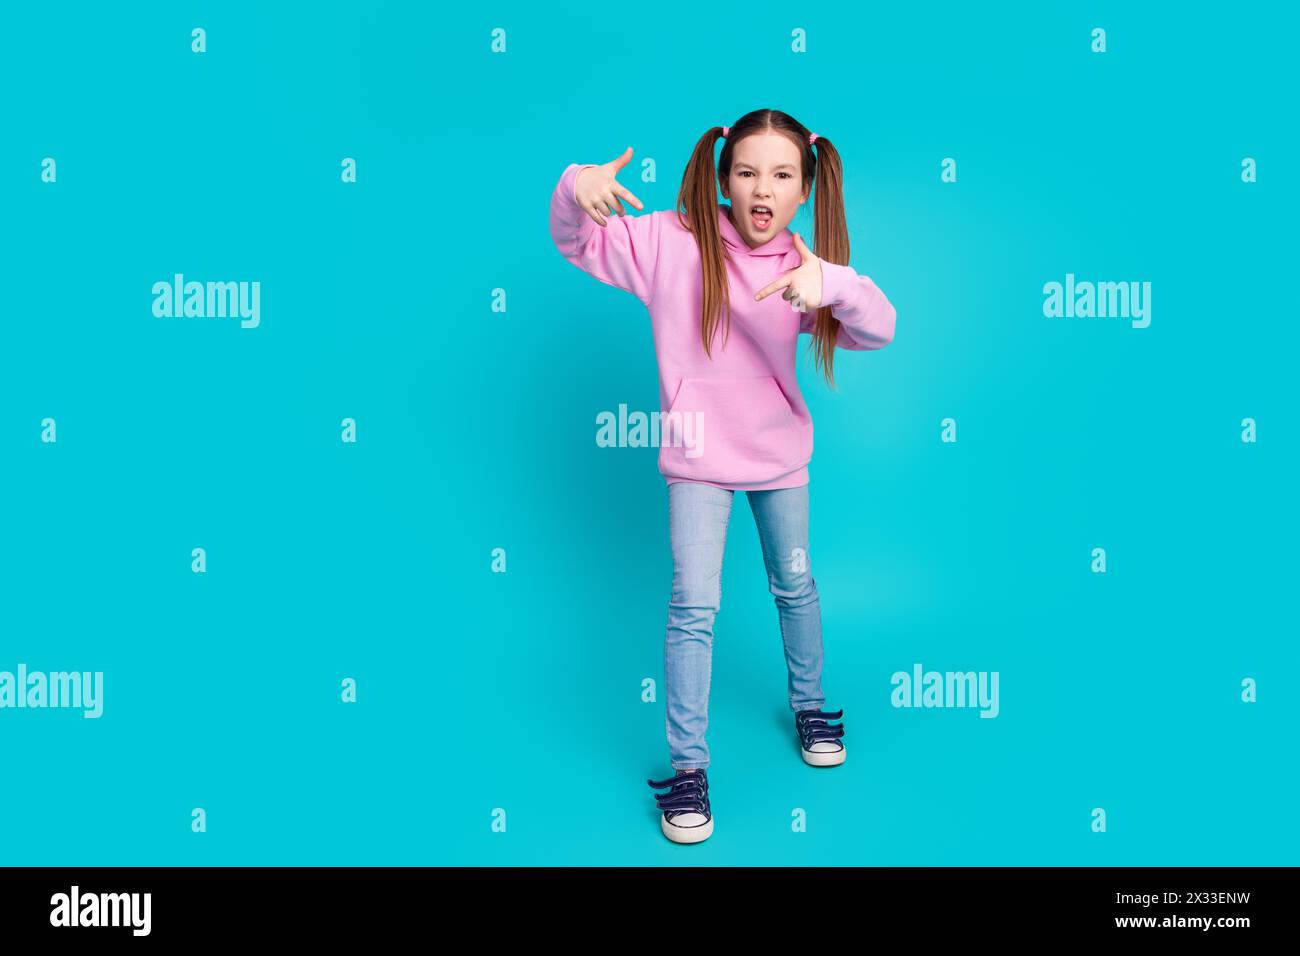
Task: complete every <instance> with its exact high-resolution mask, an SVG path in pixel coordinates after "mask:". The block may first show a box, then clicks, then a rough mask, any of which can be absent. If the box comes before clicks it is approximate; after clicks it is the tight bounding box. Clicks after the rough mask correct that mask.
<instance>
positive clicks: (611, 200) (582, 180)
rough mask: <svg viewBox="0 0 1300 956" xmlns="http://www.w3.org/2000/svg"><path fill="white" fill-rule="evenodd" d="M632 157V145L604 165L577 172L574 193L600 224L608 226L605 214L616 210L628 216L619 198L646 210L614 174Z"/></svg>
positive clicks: (579, 202)
mask: <svg viewBox="0 0 1300 956" xmlns="http://www.w3.org/2000/svg"><path fill="white" fill-rule="evenodd" d="M631 159H632V147H631V146H629V147H628V148H627V149H626V150H625V151H624V152H623V155H622V156H620V157H618V158H617V159H614V160H611V161H610V162H608V163H605V164H604V165H603V166H588V167H587V168H586V169H584V170H582V171H581V172H580V173H578V180H577V182H576V183H574V188H573V196H574V198H575V199H576V200H577V202H578V205H579V206H581V207H582V208H583V209H584V210H585V211H586V213H587V215H588V216H590V217H591V218H592V219H594V220H595V221H596V223H597V224H598V225H600V226H604V225H605V217H606V216H608V215H610V214H611V213H612V212H614V211H617V212H618V214H619V215H620V216H625V215H627V210H626V209H624V208H623V204H622V203H621V202H619V197H622V198H623V199H626V200H627V201H628V202H630V203H631V204H632V205H633V206H635V207H636V208H637V209H644V208H645V207H644V206H642V205H641V200H639V199H637V198H636V197H635V196H633V195H632V194H631V193H630V192H628V191H627V190H626V189H624V188H623V186H622V185H621V184H620V183H619V181H618V180H617V179H615V178H614V177H615V176H616V175H617V174H618V172H619V170H621V169H622V168H623V167H624V166H626V165H627V164H628V162H629V161H630V160H631Z"/></svg>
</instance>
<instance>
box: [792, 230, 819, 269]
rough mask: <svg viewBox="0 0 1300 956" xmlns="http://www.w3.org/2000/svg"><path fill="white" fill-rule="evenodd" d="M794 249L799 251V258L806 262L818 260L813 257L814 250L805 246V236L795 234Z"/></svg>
mask: <svg viewBox="0 0 1300 956" xmlns="http://www.w3.org/2000/svg"><path fill="white" fill-rule="evenodd" d="M794 247H795V248H796V249H798V250H799V257H800V258H801V259H803V261H804V262H807V261H809V260H810V259H815V258H816V256H814V255H813V252H812V250H811V249H809V248H808V247H807V246H805V245H804V243H803V236H801V235H799V233H797V232H796V233H795V234H794Z"/></svg>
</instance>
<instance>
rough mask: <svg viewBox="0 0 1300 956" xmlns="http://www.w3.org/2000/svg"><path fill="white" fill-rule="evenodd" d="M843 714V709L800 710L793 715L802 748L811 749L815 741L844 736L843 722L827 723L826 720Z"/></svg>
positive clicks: (833, 739)
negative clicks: (801, 741)
mask: <svg viewBox="0 0 1300 956" xmlns="http://www.w3.org/2000/svg"><path fill="white" fill-rule="evenodd" d="M843 716H844V711H843V710H836V711H829V710H801V711H799V713H798V714H796V715H795V722H796V723H797V724H798V726H799V736H800V738H802V740H803V749H804V750H811V749H812V745H813V744H815V743H822V742H826V741H835V740H838V739H839V738H840V737H843V736H844V725H843V724H828V723H827V721H828V720H839V719H840V718H841V717H843Z"/></svg>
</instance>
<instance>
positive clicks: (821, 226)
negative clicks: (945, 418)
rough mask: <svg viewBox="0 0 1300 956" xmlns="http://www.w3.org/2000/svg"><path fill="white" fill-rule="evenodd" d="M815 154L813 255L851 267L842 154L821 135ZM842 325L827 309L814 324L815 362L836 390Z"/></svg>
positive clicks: (822, 310)
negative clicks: (838, 345)
mask: <svg viewBox="0 0 1300 956" xmlns="http://www.w3.org/2000/svg"><path fill="white" fill-rule="evenodd" d="M809 148H810V149H812V150H813V152H814V153H816V170H817V172H816V176H815V180H814V182H815V186H814V198H813V247H812V249H813V252H815V253H816V254H817V257H818V258H819V259H824V260H826V261H827V262H830V263H833V264H835V265H841V266H846V265H848V264H849V227H848V224H847V223H846V222H845V219H844V178H843V166H842V164H841V163H840V154H839V153H838V152H837V151H836V149H835V147H834V146H833V145H832V144H831V141H830V140H829V139H827V138H826V137H825V136H821V135H819V136H818V137H817V141H816V143H815V144H814V145H813V146H811V147H809ZM839 331H840V323H839V320H838V319H836V318H835V317H834V316H833V315H832V313H831V307H830V306H828V305H823V306H820V307H819V308H818V309H817V316H816V319H815V321H814V323H813V341H812V347H813V358H814V359H815V361H816V362H817V365H818V366H819V367H820V368H821V369H822V370H823V372H824V374H825V375H826V381H827V382H828V383H829V384H830V386H831V388H835V341H836V338H837V337H838V336H839Z"/></svg>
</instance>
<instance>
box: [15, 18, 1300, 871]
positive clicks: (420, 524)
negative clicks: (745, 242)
mask: <svg viewBox="0 0 1300 956" xmlns="http://www.w3.org/2000/svg"><path fill="white" fill-rule="evenodd" d="M903 6H904V7H906V9H899V8H898V5H894V4H868V5H850V4H835V5H823V6H819V7H815V8H812V9H805V8H798V7H794V6H790V5H788V4H764V3H758V4H750V5H746V6H744V7H743V8H727V7H716V6H708V5H704V6H701V5H698V4H678V3H657V4H651V5H649V6H638V5H633V6H626V7H620V6H614V7H608V6H602V5H582V6H575V7H573V8H571V9H566V8H563V7H560V8H556V7H551V6H546V5H541V6H539V5H536V4H523V3H515V4H493V5H487V6H481V5H480V6H476V5H469V6H457V5H452V6H450V7H448V6H445V5H440V4H433V3H421V4H414V3H411V4H397V3H369V2H367V3H356V4H333V3H326V4H310V5H308V4H293V5H291V4H263V3H140V4H129V5H113V6H105V5H99V4H93V5H92V4H88V3H87V4H70V5H65V6H59V7H52V6H50V5H48V4H24V5H11V6H9V7H7V8H6V9H5V10H4V12H3V14H2V15H0V16H2V17H3V29H2V30H0V78H2V79H3V85H4V88H5V90H6V97H5V107H4V129H3V133H2V134H0V143H2V144H3V146H2V148H0V208H2V209H3V214H2V215H0V222H3V233H4V240H5V241H4V254H3V263H4V267H3V282H4V292H5V297H4V301H5V305H6V308H5V313H6V314H5V322H4V324H3V343H2V345H0V401H2V402H3V405H2V407H0V456H2V458H3V472H2V474H3V485H4V499H3V500H4V505H5V508H4V512H5V514H4V522H3V529H2V530H0V541H2V542H3V548H2V549H0V553H2V555H3V566H2V567H0V572H2V576H0V589H2V590H0V598H2V599H0V615H2V616H0V671H7V672H13V673H16V670H17V668H18V667H19V665H23V666H24V667H25V668H26V669H27V670H28V671H45V672H50V671H84V672H101V673H102V675H103V678H102V681H103V683H102V690H103V693H102V707H103V711H102V715H101V716H100V717H99V718H97V719H86V718H85V717H83V715H82V712H81V711H80V710H76V709H67V708H65V709H56V708H42V709H34V708H22V709H19V708H16V707H14V708H4V709H0V743H2V746H3V755H4V756H3V759H4V773H3V774H0V781H2V785H0V828H2V830H3V839H0V863H2V864H6V865H10V864H23V865H110V864H129V865H139V864H195V865H207V864H217V865H226V864H309V865H319V864H433V865H441V864H468V865H504V864H522V865H534V864H561V865H569V864H579V865H585V864H616V865H623V864H626V865H662V864H680V863H689V864H696V865H714V864H742V865H749V864H827V865H848V864H890V865H934V864H953V865H972V864H994V865H1003V864H1048V865H1052V864H1082V865H1104V864H1121V865H1130V864H1170V865H1219V864H1278V865H1280V864H1295V863H1296V862H1297V848H1298V846H1300V839H1298V837H1300V824H1298V823H1297V817H1296V814H1295V812H1294V808H1295V799H1296V783H1297V772H1296V759H1295V737H1296V730H1297V727H1298V726H1300V721H1298V720H1297V717H1298V714H1297V704H1296V687H1297V683H1296V677H1297V673H1298V667H1300V660H1298V659H1297V658H1298V656H1300V655H1298V654H1297V650H1296V647H1297V627H1296V619H1295V598H1294V594H1295V590H1294V589H1295V580H1294V579H1295V573H1296V559H1295V545H1296V531H1297V510H1296V504H1295V494H1294V488H1295V475H1296V467H1295V466H1296V454H1295V449H1296V442H1297V434H1296V422H1297V415H1296V412H1297V405H1296V392H1295V374H1294V369H1293V364H1294V361H1295V355H1296V346H1297V332H1296V328H1297V321H1296V310H1295V304H1294V300H1293V299H1290V298H1288V296H1289V295H1290V291H1289V290H1291V289H1292V288H1293V287H1294V286H1293V279H1287V278H1286V276H1288V275H1294V271H1293V270H1294V265H1293V259H1294V248H1295V245H1294V230H1295V222H1296V216H1295V213H1296V202H1295V200H1296V177H1295V175H1294V172H1293V170H1292V167H1291V164H1292V163H1293V161H1294V157H1295V154H1296V145H1297V144H1296V134H1295V122H1294V91H1295V89H1296V76H1295V55H1294V51H1293V49H1292V39H1291V38H1292V37H1293V36H1294V35H1295V31H1296V28H1297V22H1296V16H1295V14H1294V12H1292V11H1286V12H1280V11H1281V10H1282V8H1281V7H1280V6H1277V7H1272V6H1269V5H1262V6H1258V7H1249V8H1243V7H1240V6H1236V5H1227V4H1213V5H1210V4H1192V5H1183V6H1178V7H1173V6H1169V5H1143V6H1142V7H1139V6H1138V5H1135V4H1125V3H1091V4H1084V3H1079V4H1041V3H1017V4H1004V5H999V6H997V7H996V8H990V7H986V6H985V5H975V4H970V5H947V4H924V5H910V6H909V5H903ZM1097 27H1100V28H1103V29H1104V30H1105V31H1106V50H1105V52H1104V53H1099V52H1094V51H1093V50H1092V46H1093V39H1092V31H1093V29H1094V28H1097ZM194 28H202V29H204V30H205V31H206V49H205V51H204V52H202V53H197V52H194V50H193V49H192V33H191V31H192V30H193V29H194ZM494 30H502V31H504V40H505V44H506V46H505V50H504V52H494V50H493V31H494ZM796 31H804V36H805V37H806V52H794V51H793V50H792V43H793V42H794V40H793V38H794V36H795V35H796ZM499 36H500V35H499ZM767 106H771V107H775V108H779V109H781V110H784V111H786V112H788V113H790V114H792V115H793V116H795V117H796V118H798V119H799V120H800V121H801V122H803V123H804V124H806V125H807V126H808V127H809V128H811V129H813V130H815V131H817V132H819V133H822V134H824V135H826V136H828V137H831V138H832V139H833V141H834V143H835V144H836V146H837V148H838V149H839V150H840V152H841V153H842V155H843V157H844V163H845V200H846V204H847V215H848V224H849V231H850V235H851V238H852V259H851V263H850V264H851V265H852V266H853V267H854V268H855V269H856V270H857V271H858V272H860V273H862V274H867V275H870V276H871V277H872V278H873V279H874V280H875V281H876V282H877V283H878V284H879V285H880V286H881V288H882V289H884V291H885V292H886V294H887V295H888V296H889V298H890V300H891V301H892V302H893V303H894V305H895V306H896V308H897V310H898V319H897V332H896V337H895V340H894V341H893V343H891V344H890V345H889V346H888V347H887V348H885V349H883V350H880V351H877V352H846V351H840V352H838V353H837V356H836V377H837V381H838V390H837V391H832V390H830V389H829V388H828V387H827V386H826V384H825V383H824V381H823V380H822V379H821V378H820V376H819V375H818V374H817V372H816V370H815V369H814V367H813V365H812V361H811V357H810V356H809V355H808V353H807V345H808V342H809V341H810V340H809V339H808V338H807V337H805V338H802V339H801V340H800V359H799V374H800V380H801V384H802V388H803V391H804V394H805V397H806V399H807V401H808V403H809V405H810V407H811V410H812V414H813V418H814V421H815V423H816V443H815V452H814V455H813V459H812V462H811V465H810V473H811V476H812V478H811V520H812V537H811V548H810V556H811V561H812V568H813V570H814V572H815V575H816V580H817V584H818V588H819V591H820V593H821V606H822V614H823V622H824V632H825V642H826V670H825V675H824V677H825V684H824V686H825V689H826V692H827V696H828V701H829V702H830V703H831V705H832V706H835V707H842V708H843V709H844V711H845V716H844V721H845V726H846V730H847V734H846V736H845V742H846V744H847V749H848V753H849V755H850V756H851V757H852V759H851V760H848V761H847V762H846V763H845V764H844V765H843V766H842V767H839V768H836V769H835V770H834V771H827V770H817V769H813V768H810V767H808V766H806V765H804V764H803V762H802V761H801V760H800V758H799V753H798V749H797V744H796V741H795V737H794V734H793V727H792V725H791V722H790V717H789V711H788V706H787V703H786V697H785V662H784V658H783V653H782V646H781V637H780V632H779V629H778V624H777V615H776V611H775V605H774V603H773V598H772V595H771V594H770V593H769V591H768V590H767V580H766V576H765V573H764V571H763V566H762V560H761V556H760V552H759V550H758V539H757V533H756V531H755V528H754V524H753V520H752V518H751V516H750V514H749V509H748V505H747V503H746V501H745V500H744V497H743V494H737V496H736V499H735V500H734V502H733V521H732V524H731V532H730V538H729V541H728V545H727V550H726V556H725V561H724V566H723V567H724V570H723V585H722V588H723V594H724V599H723V606H722V610H721V612H720V614H719V616H718V619H717V630H716V636H715V646H714V669H713V678H712V700H711V710H710V717H711V720H710V726H709V744H710V748H711V751H712V765H711V768H710V781H711V785H712V797H713V807H714V811H715V813H716V814H717V829H716V831H715V834H714V836H713V837H712V839H710V840H709V841H708V842H707V843H705V844H702V845H700V846H696V847H684V846H678V845H674V844H671V843H669V842H668V841H666V840H665V839H664V838H663V837H662V835H661V834H660V832H659V825H658V815H657V812H656V810H655V808H654V802H653V794H652V793H651V791H650V789H649V788H648V787H647V786H646V782H645V781H646V780H647V778H650V777H654V778H656V779H658V778H661V777H663V776H665V775H667V774H668V773H669V772H670V771H669V766H668V753H667V744H666V741H665V739H664V712H663V703H662V687H661V686H660V685H661V682H662V669H663V640H664V627H665V623H666V612H667V601H668V595H669V587H670V583H671V576H672V561H671V554H670V551H669V545H668V524H667V491H666V487H665V485H664V482H663V479H662V477H661V476H660V475H659V473H658V471H657V469H656V455H657V449H655V448H602V447H599V446H598V445H597V443H596V440H595V436H596V431H597V425H596V416H597V415H598V414H599V413H600V412H601V411H609V410H612V411H617V409H618V407H619V404H620V403H626V404H627V405H628V407H629V408H630V409H639V410H657V409H658V393H657V381H656V374H655V356H654V351H653V344H652V340H651V333H650V323H649V318H648V315H647V313H646V311H645V309H644V308H643V306H642V305H641V304H640V303H639V302H638V301H637V300H636V299H635V298H634V297H633V296H632V295H630V294H628V293H625V292H622V291H619V290H618V289H615V288H612V287H609V286H606V285H603V284H601V283H600V282H598V281H596V280H594V279H593V278H591V277H590V276H587V275H585V274H583V273H582V272H581V271H579V270H578V269H575V268H574V267H573V266H572V265H570V264H569V263H567V262H565V261H564V259H563V258H562V257H561V256H560V254H559V253H558V251H557V250H556V249H555V247H554V246H553V245H552V243H551V239H550V236H549V233H548V228H547V204H548V201H549V198H550V195H551V191H552V189H553V188H554V186H555V184H556V182H557V180H558V179H559V176H560V174H561V173H562V172H563V170H564V168H565V166H566V165H568V164H569V163H571V162H583V163H587V162H594V163H604V162H608V161H609V160H611V159H613V158H615V157H616V156H618V155H619V154H620V153H621V152H622V151H623V149H624V148H625V147H627V146H632V147H633V148H634V150H635V152H634V156H633V160H632V162H631V164H629V166H628V170H627V172H626V173H625V174H624V176H623V180H624V182H625V184H626V185H627V186H628V187H629V188H631V189H632V190H633V192H635V193H636V194H637V195H638V196H639V197H640V198H641V199H642V200H643V201H644V202H645V204H646V209H647V211H649V210H652V209H670V208H672V206H673V203H674V201H675V199H676V196H677V190H678V186H679V184H680V180H681V174H682V170H683V168H684V166H685V163H686V160H687V157H688V156H689V154H690V150H691V148H692V147H693V145H694V143H695V142H696V140H697V139H698V138H699V137H700V136H701V135H702V134H703V133H704V132H705V131H706V130H707V129H708V128H709V127H711V126H714V125H724V124H730V123H732V122H734V121H735V120H736V119H738V118H739V117H740V116H742V115H743V114H744V113H746V112H749V111H750V110H752V109H756V108H759V107H767ZM347 158H351V159H353V160H355V163H356V181H355V182H344V181H343V175H342V172H341V170H342V163H343V161H344V160H345V159H347ZM644 158H651V159H653V160H654V161H655V162H654V169H655V170H656V175H655V178H654V181H642V176H641V169H642V166H641V160H642V159H644ZM1247 158H1250V159H1253V160H1254V161H1255V169H1256V181H1254V182H1247V181H1244V180H1243V161H1244V160H1245V159H1247ZM46 159H53V160H54V161H55V166H54V170H55V171H56V175H55V177H54V181H46V175H45V172H46V169H47V165H46V164H45V160H46ZM945 159H952V160H954V161H955V163H956V172H957V179H956V181H955V182H944V181H943V177H942V171H943V166H942V164H943V162H944V160H945ZM792 228H793V229H795V230H796V231H799V232H801V233H802V234H803V235H805V236H809V235H810V230H811V218H810V216H809V214H808V212H807V211H806V210H805V212H803V213H802V214H801V216H800V218H798V219H796V221H795V223H794V224H793V225H792ZM177 273H181V274H184V275H185V276H186V277H187V278H188V279H197V280H200V281H216V280H219V281H248V282H251V281H257V282H259V283H260V290H261V292H260V319H259V324H258V325H257V326H256V327H255V328H244V327H242V326H241V323H240V322H239V321H238V320H236V319H231V318H212V319H197V318H177V317H172V318H160V317H157V316H155V315H154V313H153V304H154V295H153V293H152V291H151V290H152V287H153V285H154V283H156V282H159V281H170V280H171V279H172V277H173V276H174V275H175V274H177ZM1067 274H1071V275H1073V276H1075V277H1076V279H1077V280H1080V281H1082V280H1089V281H1125V282H1127V281H1135V282H1150V283H1151V286H1150V288H1151V298H1150V305H1151V312H1150V324H1149V325H1148V326H1147V327H1145V328H1135V327H1133V325H1132V324H1131V323H1130V322H1129V321H1128V320H1126V319H1120V318H1051V317H1048V316H1046V315H1045V314H1044V308H1043V306H1044V299H1045V296H1044V285H1045V284H1046V283H1049V282H1053V281H1055V282H1062V283H1063V282H1064V281H1065V280H1066V276H1067ZM494 290H504V302H505V309H504V311H502V310H500V309H499V304H500V302H501V301H502V296H501V293H500V292H496V291H494ZM494 304H495V305H497V306H498V308H494ZM349 419H350V420H352V421H353V422H354V423H355V439H356V440H355V441H352V442H347V441H344V440H342V436H343V434H344V422H345V421H346V420H349ZM1247 419H1249V420H1250V422H1251V423H1253V426H1252V425H1250V424H1246V420H1247ZM946 420H951V422H952V423H953V424H955V435H956V439H957V440H956V441H945V440H944V438H945V432H944V423H945V421H946ZM50 421H52V422H53V423H54V427H55V433H54V434H55V437H56V440H54V441H50V440H48V439H49V438H50V437H51V436H50V433H49V422H50ZM1252 427H1253V436H1252V437H1254V439H1255V440H1254V441H1243V435H1247V434H1249V430H1250V429H1251V428H1252ZM950 431H951V429H950ZM197 548H201V549H203V555H204V559H205V561H206V565H205V569H204V570H203V571H202V573H196V571H195V570H194V566H193V562H194V560H195V549H197ZM496 549H503V552H504V555H505V560H506V566H505V568H506V569H505V571H504V573H501V572H500V571H499V570H496V571H494V568H493V555H494V552H496ZM1094 549H1104V550H1105V562H1106V563H1105V571H1104V573H1102V572H1100V571H1099V570H1097V564H1096V552H1095V550H1094ZM916 664H920V665H921V666H922V667H923V668H924V669H926V670H931V669H933V670H937V671H940V672H947V671H963V672H965V671H976V672H986V673H989V674H992V673H993V672H996V673H997V674H998V675H999V696H1000V701H999V710H998V714H997V716H996V717H995V718H993V719H981V718H980V716H979V713H978V711H977V710H975V709H972V708H955V707H949V708H924V707H923V708H899V707H895V706H893V703H892V702H891V694H892V692H893V689H894V688H893V684H892V683H891V675H893V674H894V673H895V672H898V671H904V672H909V673H910V672H911V671H912V669H913V667H914V665H916ZM347 679H351V680H353V681H355V687H356V700H355V702H344V700H343V699H342V698H343V690H342V687H343V682H344V681H345V680H347ZM647 681H653V682H654V684H653V685H647V683H646V682H647ZM647 686H652V688H653V690H654V691H655V694H654V695H653V696H654V697H655V698H657V699H648V700H647V699H644V698H645V697H646V696H647V692H646V690H645V688H646V687H647ZM1252 697H1253V699H1251V698H1252ZM196 808H197V809H201V810H202V811H203V814H204V819H205V824H206V829H205V830H204V831H203V832H195V829H194V823H193V821H194V816H193V814H194V811H195V810H196ZM1098 810H1102V811H1104V814H1105V829H1104V830H1101V829H1100V828H1099V827H1098V825H1097V822H1096V821H1098V820H1099V819H1100V817H1099V815H1098V813H1097V811H1098ZM503 822H504V829H503V828H502V823H503ZM800 822H802V823H803V824H804V827H803V828H802V829H801V828H800V826H799V825H798V824H799V823H800Z"/></svg>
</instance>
